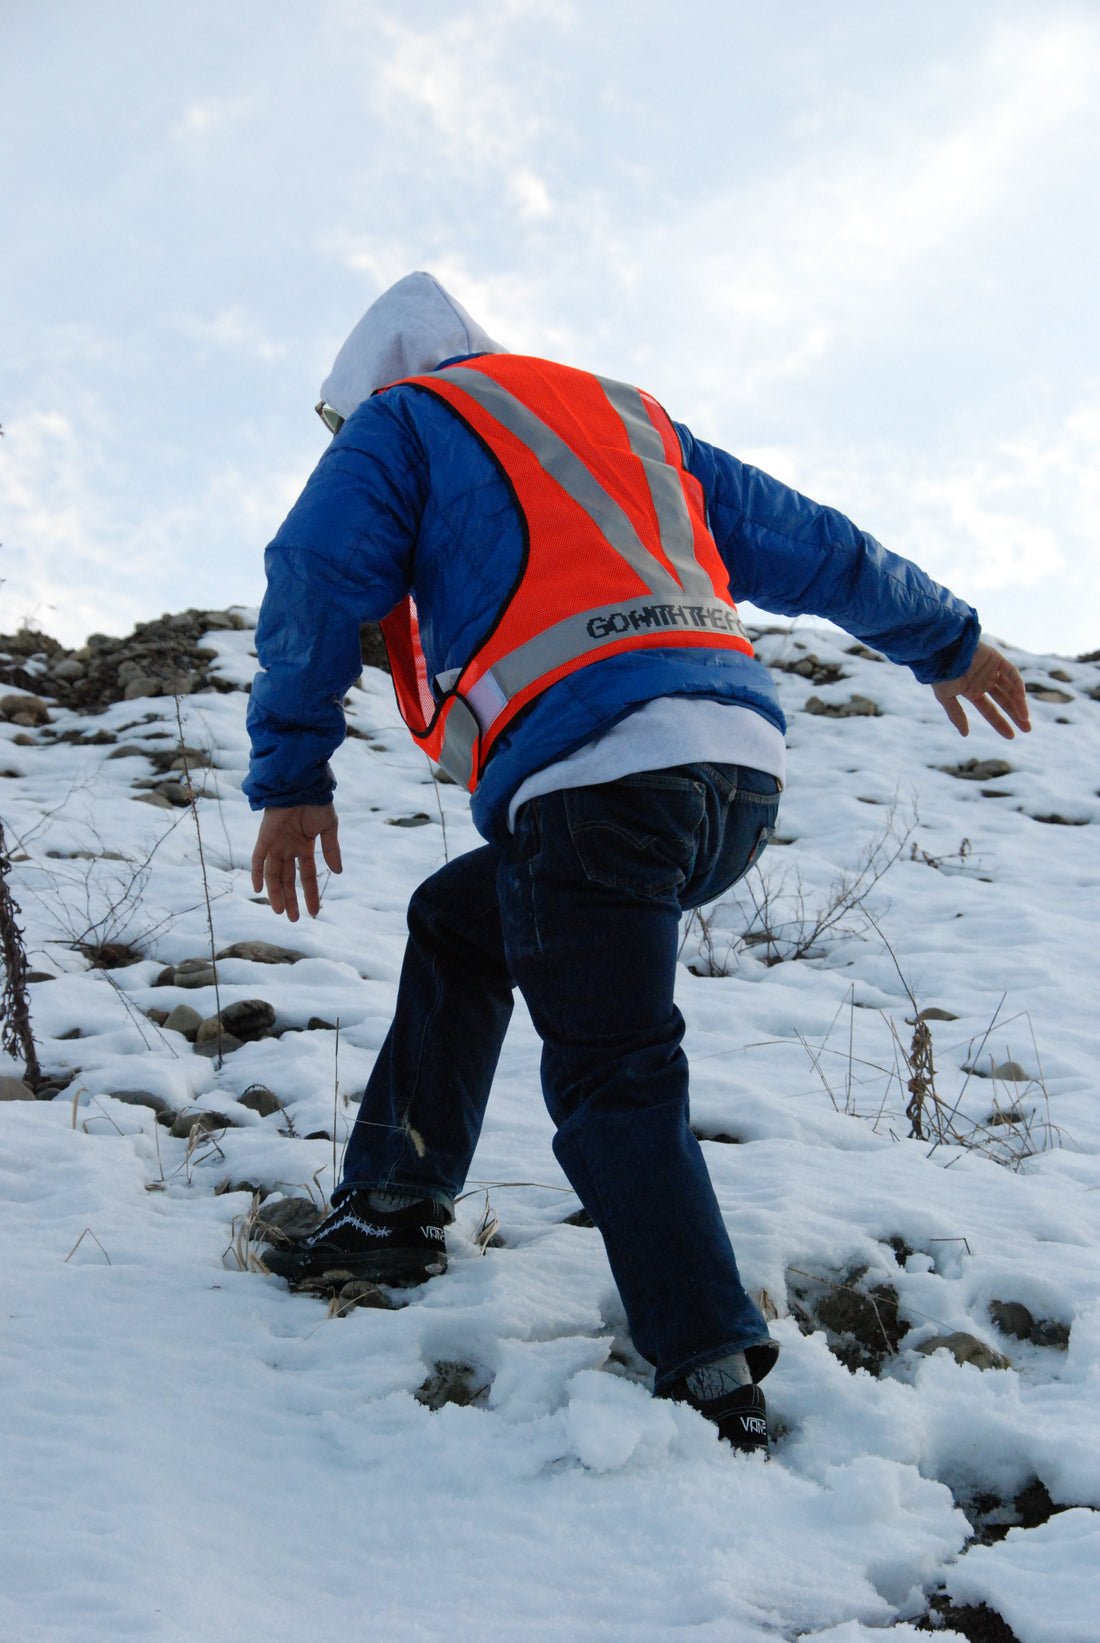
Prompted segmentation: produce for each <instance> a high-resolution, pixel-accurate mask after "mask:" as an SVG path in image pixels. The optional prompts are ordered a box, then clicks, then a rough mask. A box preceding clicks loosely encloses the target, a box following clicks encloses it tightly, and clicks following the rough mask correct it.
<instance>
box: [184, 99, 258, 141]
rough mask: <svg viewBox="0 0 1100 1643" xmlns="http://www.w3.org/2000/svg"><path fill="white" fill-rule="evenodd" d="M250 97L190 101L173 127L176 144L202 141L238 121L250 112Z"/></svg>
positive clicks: (251, 105)
mask: <svg viewBox="0 0 1100 1643" xmlns="http://www.w3.org/2000/svg"><path fill="white" fill-rule="evenodd" d="M254 107H255V99H254V98H252V97H222V98H211V99H209V100H208V101H206V102H198V103H190V104H188V106H187V107H186V108H185V109H184V111H183V114H182V115H181V116H180V118H179V119H178V120H177V121H176V124H175V125H174V126H173V127H172V132H171V135H172V140H173V141H174V142H177V143H186V144H196V143H204V142H206V141H207V140H208V139H209V138H211V137H215V136H218V135H220V134H222V133H224V132H226V131H227V130H231V129H232V128H233V127H234V126H237V125H239V124H240V123H241V121H242V120H244V119H246V118H247V116H248V115H249V114H251V113H252V111H253V109H254Z"/></svg>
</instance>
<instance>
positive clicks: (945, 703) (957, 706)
mask: <svg viewBox="0 0 1100 1643" xmlns="http://www.w3.org/2000/svg"><path fill="white" fill-rule="evenodd" d="M937 700H938V701H939V704H940V706H941V707H942V708H943V711H944V712H945V713H946V714H947V717H948V718H949V719H950V720H951V723H952V724H953V725H954V726H955V729H956V730H957V731H958V733H959V735H960V736H969V734H970V725H969V723H968V722H967V717H966V709H965V708H964V707H963V705H962V703H961V702H960V700H959V698H958V697H957V696H940V697H938V698H937Z"/></svg>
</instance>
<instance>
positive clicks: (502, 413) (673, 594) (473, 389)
mask: <svg viewBox="0 0 1100 1643" xmlns="http://www.w3.org/2000/svg"><path fill="white" fill-rule="evenodd" d="M440 378H441V380H442V381H444V382H453V383H454V384H455V386H456V387H459V388H461V389H462V391H463V393H467V394H469V396H470V398H471V399H476V400H477V402H478V404H479V405H480V406H481V407H482V409H483V410H485V411H488V413H489V415H490V416H491V417H494V418H495V419H496V421H497V422H499V423H500V424H501V425H502V427H505V428H507V429H508V432H509V433H512V434H514V435H515V436H516V438H517V439H518V440H520V441H522V443H523V444H524V445H526V446H527V449H528V450H529V451H530V452H531V454H532V456H533V457H534V458H535V460H536V462H537V463H538V464H539V466H540V468H542V469H543V471H544V472H545V473H548V474H549V475H550V478H551V479H553V480H555V481H556V482H557V483H558V484H559V485H560V486H561V488H562V490H563V491H564V492H565V493H566V495H567V496H570V497H572V499H573V501H574V502H575V503H576V504H577V506H578V507H580V508H583V510H584V512H585V513H586V514H587V515H588V517H589V519H591V520H592V522H593V524H594V525H595V526H596V529H597V530H598V531H599V532H600V534H601V535H602V536H603V537H605V538H606V540H607V541H608V543H609V544H610V545H611V547H613V548H614V549H615V552H616V553H619V554H621V555H622V557H623V558H624V559H625V560H626V562H627V564H628V565H629V566H630V568H631V570H633V571H634V572H635V574H636V575H637V576H638V577H639V578H640V579H641V583H642V586H643V587H644V588H647V589H648V591H649V592H650V593H651V594H652V595H653V597H654V598H655V599H670V600H680V599H682V598H683V597H684V592H685V590H684V588H682V587H681V586H680V584H679V583H678V582H677V581H676V579H675V578H674V577H672V576H670V575H669V574H668V572H667V571H666V570H665V568H664V566H663V565H661V563H660V562H659V560H657V559H655V558H654V557H653V555H652V554H651V553H650V551H649V549H648V548H647V547H646V546H645V544H644V542H643V541H642V539H641V537H640V536H639V535H638V533H637V531H636V530H635V529H634V526H633V525H632V524H631V523H630V520H629V519H628V518H627V516H626V514H625V513H624V512H623V510H622V508H620V506H619V504H618V503H617V502H616V501H615V500H614V498H613V497H611V496H609V495H608V494H607V492H606V491H605V490H604V488H603V486H602V485H601V484H600V482H599V480H598V479H597V478H596V476H595V474H593V473H592V472H591V470H590V469H589V468H587V467H585V465H584V463H583V462H582V461H581V459H580V457H579V456H577V455H576V454H575V453H574V452H573V451H572V450H570V448H569V446H568V445H567V444H566V442H565V440H564V439H562V438H561V436H560V435H559V434H556V433H555V432H554V430H553V429H552V428H549V427H547V425H546V423H545V422H543V420H542V418H541V417H537V416H536V415H535V413H534V411H531V410H528V408H527V406H526V405H523V404H521V403H520V401H519V400H518V399H517V398H516V397H515V395H514V394H511V393H509V391H508V389H507V388H502V387H501V386H500V384H499V382H495V381H494V380H493V378H492V377H488V376H485V374H484V373H483V372H481V371H476V370H471V369H470V368H469V367H468V366H463V365H449V366H448V367H447V369H446V371H442V372H440ZM654 434H655V435H656V430H654ZM666 466H667V464H666ZM647 471H648V470H647ZM669 471H670V473H671V470H669ZM673 477H675V476H674V475H673ZM676 484H677V485H679V480H676ZM693 557H694V556H693ZM670 558H671V555H670ZM706 592H707V594H708V595H709V596H710V597H711V598H713V597H714V590H713V588H712V587H711V586H710V583H709V581H707V584H706ZM700 597H701V595H700Z"/></svg>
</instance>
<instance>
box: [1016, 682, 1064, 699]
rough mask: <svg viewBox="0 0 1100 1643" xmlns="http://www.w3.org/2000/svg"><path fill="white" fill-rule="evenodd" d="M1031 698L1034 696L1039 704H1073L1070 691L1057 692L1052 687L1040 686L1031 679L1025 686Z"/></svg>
mask: <svg viewBox="0 0 1100 1643" xmlns="http://www.w3.org/2000/svg"><path fill="white" fill-rule="evenodd" d="M1024 689H1025V690H1026V691H1027V693H1028V695H1029V696H1034V697H1035V700H1036V701H1037V702H1072V700H1073V697H1072V696H1071V695H1070V693H1069V691H1068V690H1055V689H1054V688H1053V686H1051V685H1041V684H1038V683H1037V682H1036V681H1035V680H1034V679H1030V680H1029V681H1028V683H1027V684H1026V685H1025V686H1024Z"/></svg>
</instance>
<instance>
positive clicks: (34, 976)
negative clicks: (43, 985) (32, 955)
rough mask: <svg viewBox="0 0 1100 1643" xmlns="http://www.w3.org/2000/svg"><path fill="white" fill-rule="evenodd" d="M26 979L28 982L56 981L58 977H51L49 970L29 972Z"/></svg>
mask: <svg viewBox="0 0 1100 1643" xmlns="http://www.w3.org/2000/svg"><path fill="white" fill-rule="evenodd" d="M26 979H27V981H28V982H32V981H56V980H57V977H56V976H54V975H51V974H50V972H49V971H48V970H28V971H27V976H26Z"/></svg>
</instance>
